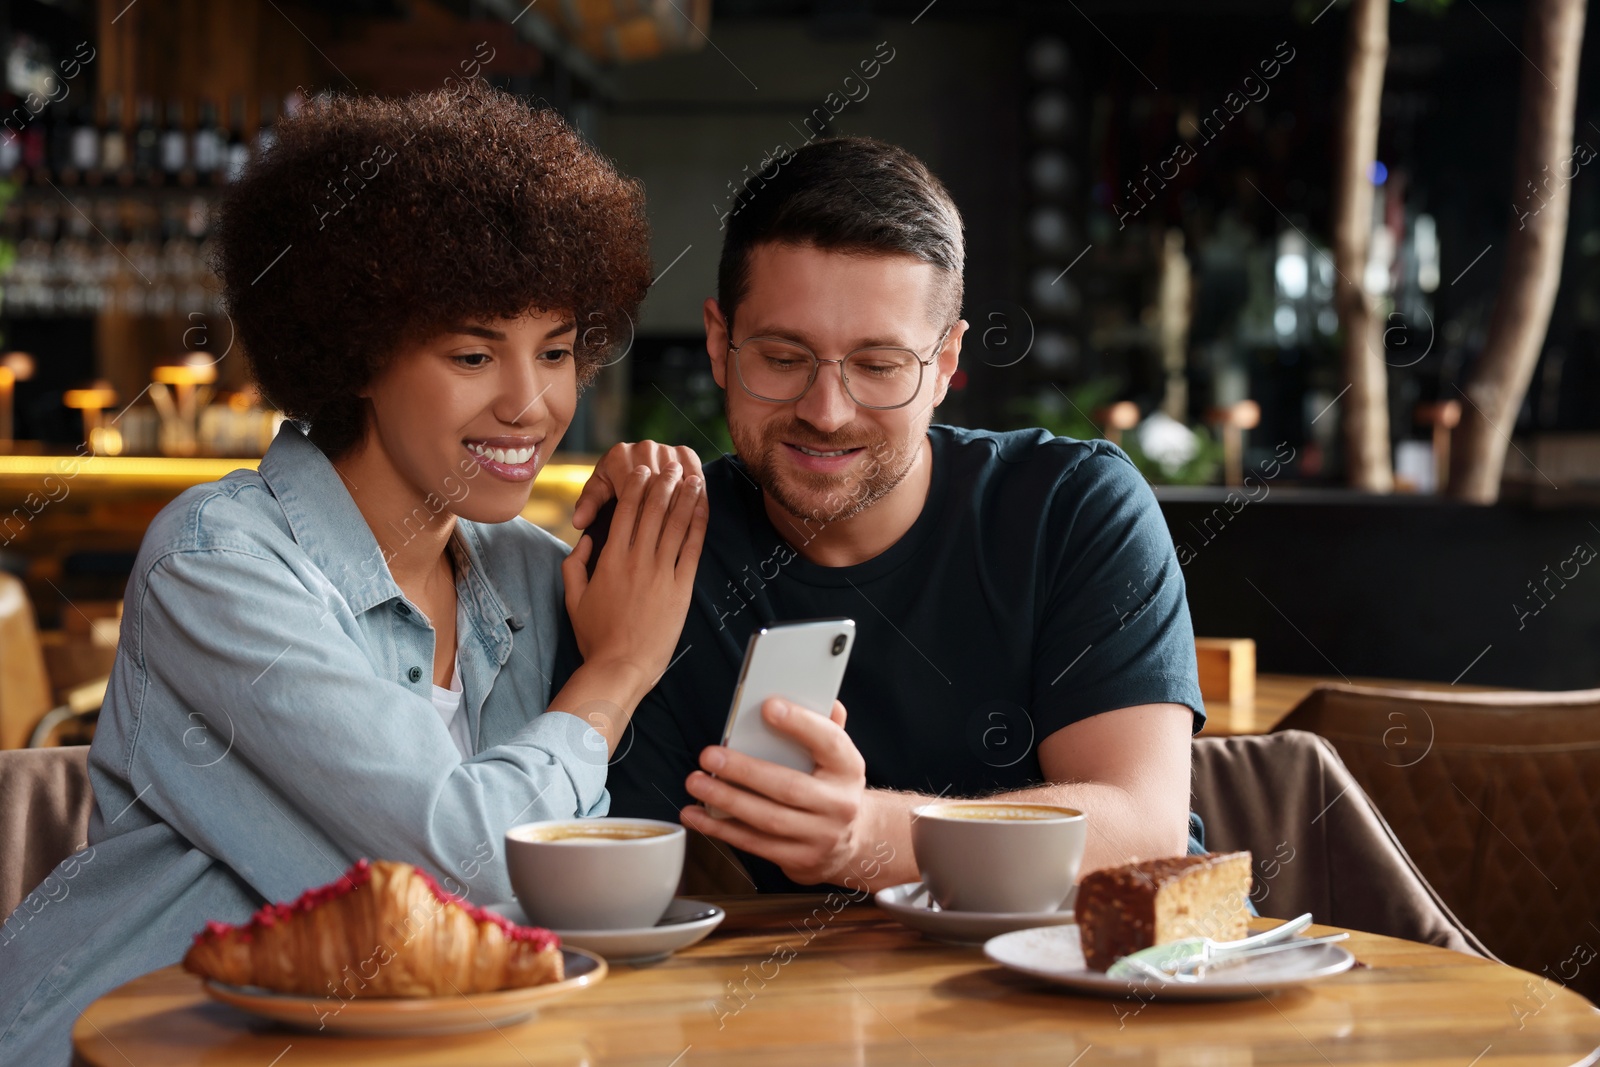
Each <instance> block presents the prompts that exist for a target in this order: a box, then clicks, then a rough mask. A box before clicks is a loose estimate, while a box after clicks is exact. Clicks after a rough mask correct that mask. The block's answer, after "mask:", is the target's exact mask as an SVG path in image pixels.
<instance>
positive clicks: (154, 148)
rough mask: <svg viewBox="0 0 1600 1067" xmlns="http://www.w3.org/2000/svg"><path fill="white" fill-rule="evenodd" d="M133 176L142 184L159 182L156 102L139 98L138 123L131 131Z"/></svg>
mask: <svg viewBox="0 0 1600 1067" xmlns="http://www.w3.org/2000/svg"><path fill="white" fill-rule="evenodd" d="M133 178H134V180H135V181H137V182H139V183H140V184H142V185H159V184H161V131H160V130H158V129H156V102H155V101H154V100H152V99H150V98H149V97H141V98H140V100H139V124H138V126H136V127H135V128H134V131H133Z"/></svg>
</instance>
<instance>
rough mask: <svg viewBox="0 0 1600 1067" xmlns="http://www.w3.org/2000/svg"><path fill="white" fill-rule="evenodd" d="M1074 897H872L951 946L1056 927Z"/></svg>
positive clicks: (907, 891)
mask: <svg viewBox="0 0 1600 1067" xmlns="http://www.w3.org/2000/svg"><path fill="white" fill-rule="evenodd" d="M1077 896H1078V893H1077V889H1076V888H1074V889H1073V891H1072V893H1071V894H1070V895H1069V896H1068V897H1067V899H1066V900H1065V901H1064V902H1063V903H1062V905H1061V907H1060V908H1058V909H1056V910H1055V911H1042V912H980V911H941V910H940V909H938V908H936V907H933V906H932V902H931V901H930V899H929V897H928V894H927V892H926V891H925V890H924V889H923V886H922V883H921V882H907V883H906V884H905V885H896V886H890V887H889V888H888V889H880V890H878V892H877V894H876V895H874V896H873V898H872V899H873V900H874V901H875V902H876V903H877V905H878V907H880V908H882V909H883V910H884V911H886V912H888V913H889V914H890V915H892V916H893V917H894V918H895V919H896V920H898V921H899V922H901V923H904V924H905V925H906V926H909V927H911V929H913V930H916V931H918V932H919V933H921V934H923V935H924V936H926V937H931V938H933V939H934V940H935V941H944V942H946V943H948V944H952V945H982V944H983V943H984V942H985V941H987V940H989V939H990V938H991V937H996V936H998V935H1000V934H1007V933H1010V932H1011V931H1013V930H1027V929H1031V928H1033V927H1035V926H1060V925H1063V924H1065V923H1070V922H1072V921H1073V920H1074V915H1073V911H1072V905H1073V902H1074V901H1075V900H1076V899H1077ZM585 947H587V946H585Z"/></svg>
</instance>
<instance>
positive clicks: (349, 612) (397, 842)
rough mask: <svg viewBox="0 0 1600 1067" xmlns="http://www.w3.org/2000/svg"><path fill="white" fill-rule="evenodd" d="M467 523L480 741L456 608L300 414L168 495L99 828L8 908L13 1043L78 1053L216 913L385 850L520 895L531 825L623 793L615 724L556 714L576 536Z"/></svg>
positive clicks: (95, 762) (136, 606)
mask: <svg viewBox="0 0 1600 1067" xmlns="http://www.w3.org/2000/svg"><path fill="white" fill-rule="evenodd" d="M477 476H478V477H488V475H486V474H481V473H480V474H478V475H477ZM460 484H461V488H462V491H463V493H470V492H471V487H472V481H471V479H470V478H463V479H462V481H461V483H460ZM456 499H460V498H459V497H457V498H456ZM430 506H431V505H430ZM425 517H426V516H425V515H418V516H417V520H418V522H419V523H420V521H421V520H422V519H423V518H425ZM416 528H417V527H415V526H414V527H412V529H413V530H414V529H416ZM457 529H458V533H457V535H456V537H455V542H454V545H453V551H454V554H455V559H456V564H457V583H456V588H457V594H458V597H459V600H460V604H461V607H462V610H461V617H462V619H463V620H464V623H465V625H464V626H463V627H462V628H461V630H460V633H459V649H460V652H459V655H460V670H461V681H462V686H463V688H464V690H465V707H466V713H467V716H468V722H469V725H470V728H471V734H472V737H473V740H474V752H475V754H474V755H473V756H472V758H471V759H468V760H463V759H462V758H461V754H460V752H459V751H458V750H457V748H456V746H455V744H454V743H453V742H452V740H451V737H450V734H449V732H448V730H447V728H446V727H445V724H444V723H443V722H442V721H441V719H440V717H439V715H438V713H437V712H436V711H435V710H434V707H433V704H432V703H431V701H430V700H429V695H430V692H431V688H430V687H431V685H432V682H433V653H434V634H433V631H432V629H431V628H430V627H429V626H428V624H427V623H426V622H425V621H423V616H422V613H421V612H420V611H419V610H418V609H417V608H416V606H415V605H413V604H410V603H409V602H408V601H407V600H406V598H405V595H404V594H403V593H401V591H400V588H399V586H397V585H396V584H395V582H394V579H393V578H392V577H391V576H390V574H389V569H388V567H387V566H386V565H385V563H384V559H383V556H382V552H381V550H380V549H379V547H378V543H377V540H376V538H375V537H374V536H373V533H372V531H371V529H370V528H369V527H368V526H367V524H366V522H365V520H364V519H363V518H362V516H361V513H360V512H359V511H358V510H357V508H356V505H355V502H354V501H353V500H352V499H351V497H350V494H349V492H348V491H346V489H345V487H344V485H343V484H342V482H341V475H340V474H339V473H338V472H337V471H335V470H334V468H333V465H332V464H331V463H330V462H329V461H328V459H327V457H325V456H324V455H323V454H322V452H321V451H320V450H319V449H318V448H317V447H316V446H315V445H313V444H312V443H311V442H310V441H309V440H308V439H307V438H306V437H305V436H304V435H303V434H302V433H301V432H300V431H299V430H298V429H296V428H295V426H294V425H293V424H292V423H286V424H285V425H284V428H283V429H282V431H280V433H279V434H278V437H277V440H276V441H274V442H273V444H272V447H271V449H269V450H268V452H267V454H266V456H265V458H264V459H263V460H262V462H261V467H260V470H259V472H257V471H243V470H241V471H235V472H234V473H233V474H230V475H228V476H227V477H226V478H223V479H222V480H221V481H218V482H213V483H211V484H209V485H203V486H197V487H195V488H193V489H190V490H188V491H186V492H184V493H183V494H182V495H181V496H179V497H178V498H177V499H176V500H174V501H173V502H172V503H171V504H170V505H168V506H167V507H166V508H165V509H163V510H162V512H161V513H160V515H158V516H157V517H156V519H155V521H154V522H153V523H152V524H151V526H150V529H149V531H148V532H147V533H146V535H145V539H144V543H143V545H142V546H141V548H140V551H139V556H138V559H137V561H136V563H135V565H134V571H133V574H132V576H131V577H130V579H129V582H128V589H127V597H126V603H125V610H124V614H123V620H122V634H121V644H120V646H119V648H118V650H117V659H116V665H115V667H114V668H113V669H112V673H111V683H110V687H109V689H108V690H107V692H106V701H105V706H104V709H103V710H102V712H101V715H100V722H99V726H98V727H97V729H96V733H95V739H94V745H93V746H92V748H91V749H90V761H89V770H90V776H91V778H92V780H93V785H94V796H95V810H94V812H93V814H92V817H91V821H90V825H89V846H90V847H88V848H86V849H84V850H81V851H80V852H79V853H77V854H76V855H75V856H74V857H73V858H71V859H69V860H67V861H65V862H64V863H63V864H61V865H60V866H58V867H57V868H56V870H55V872H53V873H52V875H51V877H50V878H48V879H46V881H45V882H44V883H43V884H42V885H41V886H40V888H39V890H38V891H36V892H35V893H34V894H33V895H31V896H30V897H29V898H28V899H27V900H25V901H24V902H23V905H22V906H21V907H19V908H18V909H17V910H16V911H15V912H14V913H12V915H11V917H10V918H8V919H7V920H6V922H5V924H4V926H3V927H0V1064H29V1065H35V1064H38V1065H48V1064H65V1063H66V1062H67V1061H68V1058H69V1034H70V1032H71V1028H72V1025H73V1023H74V1021H75V1020H76V1017H77V1015H78V1014H79V1012H80V1011H81V1010H82V1009H83V1008H85V1007H87V1006H88V1004H89V1002H90V1001H92V1000H93V999H94V998H95V997H98V996H100V995H101V994H103V993H105V992H106V991H107V990H109V989H112V988H113V987H115V986H117V985H120V984H121V983H123V982H125V981H127V980H129V979H131V978H133V977H135V976H137V975H140V974H144V973H146V972H148V971H151V970H154V969H156V968H159V967H163V966H166V965H168V964H172V963H176V962H177V961H178V960H179V959H181V958H182V956H183V954H184V952H185V951H187V949H188V947H189V944H190V942H191V939H192V937H193V935H194V934H195V933H196V932H197V931H199V930H200V929H201V928H202V927H203V926H204V925H205V923H206V921H207V920H210V919H218V920H222V921H224V922H238V921H241V920H243V919H245V918H246V917H248V916H249V914H250V913H251V912H252V911H253V910H254V909H255V908H257V907H259V906H260V905H261V904H262V903H263V902H265V901H280V900H291V899H293V898H294V897H296V896H298V895H299V894H300V893H301V892H302V891H304V890H305V889H307V888H309V887H311V886H316V885H321V884H324V883H327V882H331V881H333V880H334V879H335V878H337V877H338V876H339V875H340V873H341V872H342V871H343V870H344V869H345V868H346V867H348V866H349V865H350V864H351V863H352V862H354V861H355V860H356V859H358V858H360V857H363V856H366V857H371V858H373V859H391V860H404V861H407V862H410V863H413V864H416V865H418V866H420V867H423V868H425V869H427V870H428V871H430V872H432V873H433V874H434V875H435V876H436V877H438V878H439V879H440V880H441V881H442V882H443V883H444V885H445V886H446V887H447V888H449V889H451V890H453V891H455V892H458V893H462V894H464V895H467V896H468V897H469V898H470V899H472V900H473V901H475V902H477V903H491V902H496V901H504V900H510V899H511V896H512V894H511V886H510V881H509V878H508V876H507V873H506V869H505V864H504V861H503V858H502V856H501V852H502V840H503V835H504V833H505V831H506V829H507V828H509V827H511V826H513V825H515V824H517V823H520V822H527V821H532V820H535V819H550V818H570V817H573V816H585V817H587V816H596V815H604V814H605V813H606V811H607V810H608V807H609V804H610V798H609V797H608V795H607V793H606V790H605V776H606V762H607V753H606V747H605V742H604V740H603V739H602V738H601V737H600V735H599V734H598V733H596V732H595V731H594V730H593V729H591V728H590V727H589V726H588V725H587V724H586V723H584V722H583V721H582V720H580V719H579V718H577V717H576V716H574V715H567V714H560V713H555V714H545V710H546V705H547V704H548V702H549V697H550V692H549V689H550V675H551V666H552V662H553V659H554V655H555V635H556V622H557V614H556V613H557V612H559V611H561V610H563V608H562V596H561V588H562V586H561V575H560V564H561V560H562V558H563V556H564V555H565V554H566V547H565V546H564V545H563V544H562V543H561V542H560V541H559V540H557V539H556V538H555V537H552V536H551V535H550V534H548V533H546V532H544V531H542V530H540V529H538V528H537V527H535V526H533V525H531V524H529V523H528V522H526V521H524V520H522V519H520V518H518V519H513V520H512V521H511V522H508V523H504V524H500V525H479V524H476V523H471V522H466V521H458V524H457ZM406 533H407V531H405V530H397V531H395V535H396V536H397V537H404V536H406Z"/></svg>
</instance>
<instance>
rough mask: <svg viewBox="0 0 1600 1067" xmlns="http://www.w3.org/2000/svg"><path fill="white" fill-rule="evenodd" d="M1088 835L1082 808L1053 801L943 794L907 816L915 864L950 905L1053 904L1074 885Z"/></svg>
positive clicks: (997, 909) (1041, 908)
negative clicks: (950, 797)
mask: <svg viewBox="0 0 1600 1067" xmlns="http://www.w3.org/2000/svg"><path fill="white" fill-rule="evenodd" d="M1087 837H1088V818H1087V816H1085V815H1084V814H1083V812H1081V811H1077V810H1076V809H1073V808H1065V807H1059V806H1056V805H1053V804H1014V803H1009V802H1006V801H993V802H986V801H971V800H956V801H944V802H939V803H934V804H924V805H922V806H920V807H918V808H916V809H915V810H914V811H913V813H912V819H911V846H912V850H913V851H914V852H915V853H916V859H917V869H918V871H920V872H921V874H922V880H923V884H925V885H926V886H927V887H928V894H929V896H930V897H931V898H932V899H933V901H934V903H936V904H938V905H939V907H940V908H941V909H944V910H947V911H969V912H991V913H1007V912H1009V913H1016V912H1046V911H1055V910H1056V909H1058V908H1060V906H1061V905H1062V903H1063V902H1064V901H1065V900H1066V898H1067V896H1068V895H1069V894H1070V893H1071V892H1072V888H1073V885H1074V883H1075V882H1076V880H1077V877H1078V867H1079V865H1080V864H1081V863H1082V862H1083V847H1084V843H1085V841H1086V840H1087Z"/></svg>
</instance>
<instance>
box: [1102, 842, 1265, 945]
mask: <svg viewBox="0 0 1600 1067" xmlns="http://www.w3.org/2000/svg"><path fill="white" fill-rule="evenodd" d="M1249 897H1250V853H1248V852H1219V853H1211V854H1207V855H1203V856H1173V857H1171V858H1168V859H1159V860H1145V861H1144V862H1142V863H1130V864H1128V865H1127V866H1125V867H1106V868H1103V869H1102V870H1098V871H1093V872H1091V873H1090V874H1089V875H1088V876H1087V877H1085V878H1084V880H1083V882H1082V884H1081V885H1079V887H1078V900H1077V903H1076V905H1075V906H1074V907H1075V910H1076V912H1077V920H1078V932H1079V934H1080V936H1081V937H1082V939H1083V958H1084V961H1085V962H1086V963H1087V964H1088V965H1089V968H1090V969H1091V970H1095V971H1104V970H1105V969H1106V968H1107V967H1110V966H1111V965H1112V964H1113V963H1115V962H1116V961H1117V960H1119V959H1121V958H1122V957H1123V956H1126V955H1128V954H1129V953H1130V952H1137V951H1138V950H1140V949H1142V948H1149V947H1150V946H1151V945H1164V944H1167V943H1168V942H1171V941H1178V940H1181V939H1183V938H1186V937H1209V938H1211V939H1212V940H1214V941H1234V940H1237V939H1239V938H1241V937H1244V936H1245V935H1246V933H1247V931H1246V925H1245V924H1246V922H1247V921H1248V919H1249V917H1250V910H1249V908H1248V906H1247V905H1246V901H1247V900H1249Z"/></svg>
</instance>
